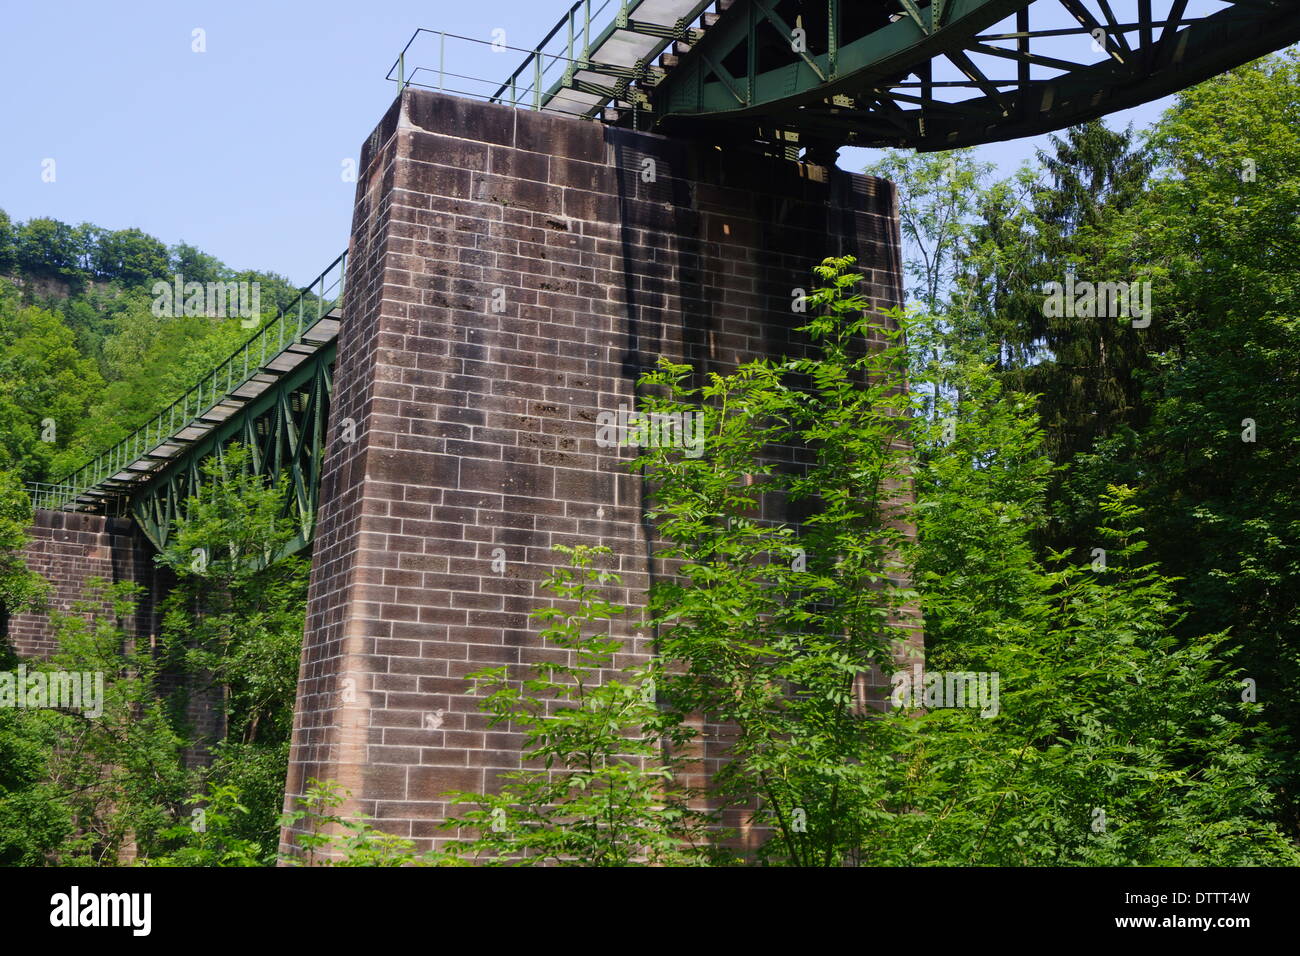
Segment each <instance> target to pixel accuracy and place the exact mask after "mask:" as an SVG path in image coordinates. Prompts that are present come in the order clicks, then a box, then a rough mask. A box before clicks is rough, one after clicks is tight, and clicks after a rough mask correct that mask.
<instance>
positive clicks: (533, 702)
mask: <svg viewBox="0 0 1300 956" xmlns="http://www.w3.org/2000/svg"><path fill="white" fill-rule="evenodd" d="M556 550H557V551H559V552H561V553H563V554H566V555H568V556H569V558H570V561H571V567H570V568H558V569H555V570H554V571H553V572H552V573H551V574H550V576H549V577H548V578H547V579H546V582H545V586H546V588H547V589H548V590H549V591H550V592H551V593H552V594H554V595H555V596H556V598H557V599H559V600H560V601H562V602H564V606H563V607H547V608H542V609H539V610H537V611H534V612H533V615H532V616H533V618H534V619H535V620H538V621H540V622H542V623H543V624H544V625H545V626H544V627H543V628H542V632H541V636H542V638H543V641H544V646H545V648H546V649H547V650H548V651H549V652H551V653H550V654H548V656H547V657H546V658H545V659H544V660H541V661H539V662H537V663H535V664H532V665H530V666H529V667H528V668H527V671H528V676H526V677H525V678H524V679H523V680H522V681H518V680H514V679H512V678H511V668H508V667H496V668H489V669H487V670H483V671H479V672H477V673H475V674H472V675H471V679H472V680H473V681H474V682H475V688H476V689H478V688H480V687H486V688H487V689H489V690H490V691H491V693H490V694H488V696H486V697H485V698H484V700H483V708H484V710H486V711H487V712H488V713H490V714H491V715H492V717H491V725H492V726H501V725H505V726H510V727H514V728H519V729H521V730H522V732H523V735H524V760H525V765H524V767H523V768H522V769H519V770H514V771H509V772H506V773H504V774H502V778H503V780H504V781H505V785H504V786H503V787H502V788H501V789H500V791H499V792H496V793H490V794H477V793H465V792H455V793H452V794H448V798H449V799H450V800H451V801H453V803H454V804H460V805H465V804H472V805H474V807H475V808H474V809H471V810H468V811H465V812H463V813H461V814H460V815H459V816H452V817H449V818H448V819H447V820H446V821H445V822H444V823H443V824H442V825H443V826H444V827H445V828H447V829H468V830H472V831H474V832H475V836H474V837H473V838H472V839H469V840H459V841H456V842H452V843H450V844H448V845H447V846H446V847H445V848H444V851H443V852H442V853H440V854H438V855H437V856H436V857H435V858H434V859H435V861H436V862H439V863H443V864H447V863H455V862H458V861H459V860H461V859H462V858H464V857H471V858H472V859H474V860H475V861H476V862H480V863H486V864H492V865H542V864H560V865H570V866H571V865H581V866H626V865H629V864H632V863H651V864H663V865H691V864H704V863H706V862H707V861H708V860H709V859H710V857H711V856H712V854H710V853H709V852H708V848H707V843H706V842H705V840H704V830H703V823H704V822H705V816H704V815H703V814H700V813H696V812H694V811H692V810H691V809H690V808H689V806H688V804H687V798H688V797H689V794H688V793H687V791H685V790H683V789H682V787H681V784H680V782H679V774H680V764H681V761H680V760H679V759H674V758H672V757H671V756H669V757H665V755H664V753H663V750H664V749H668V750H669V751H671V749H672V748H680V747H681V746H682V745H683V744H685V742H686V740H687V738H688V736H689V734H688V733H687V732H686V731H684V729H683V728H681V727H680V726H679V725H677V724H676V723H674V722H671V721H666V720H665V718H664V715H663V714H662V713H661V712H660V710H659V708H658V707H657V706H656V687H657V685H658V683H659V682H661V681H663V680H664V675H663V673H662V672H661V671H660V670H659V669H658V668H657V667H655V666H654V665H650V666H648V667H646V668H642V669H638V670H634V671H632V672H630V673H627V674H625V675H622V676H620V675H619V672H618V670H616V669H615V658H616V655H619V654H620V653H621V652H622V651H623V648H624V642H623V640H622V639H621V638H619V637H616V636H614V635H612V634H609V633H603V632H605V631H606V630H607V629H608V628H609V623H608V622H610V621H612V620H613V618H614V617H615V616H617V615H620V614H622V613H623V612H624V608H622V607H620V606H618V605H615V604H611V603H610V602H609V601H607V600H605V599H604V598H603V597H601V591H602V590H603V589H604V588H606V587H609V586H613V585H617V583H618V577H617V576H616V575H614V574H612V573H610V572H608V571H604V570H600V569H599V568H597V567H596V566H595V565H596V562H597V560H598V556H601V555H605V554H608V553H609V549H608V548H587V547H578V548H568V547H565V546H563V545H557V546H556Z"/></svg>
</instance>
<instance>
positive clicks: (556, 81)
mask: <svg viewBox="0 0 1300 956" xmlns="http://www.w3.org/2000/svg"><path fill="white" fill-rule="evenodd" d="M644 2H645V0H577V2H575V3H574V4H573V5H572V6H571V7H570V8H569V10H568V12H566V13H565V14H564V16H562V17H561V18H560V19H559V21H558V22H557V23H556V24H555V26H554V27H552V28H551V30H550V32H549V33H547V34H546V36H545V37H543V38H542V40H541V42H540V43H538V44H537V45H536V46H534V47H531V48H523V47H514V46H508V45H506V43H505V42H504V40H503V39H500V38H498V39H493V40H483V39H479V38H476V37H467V36H461V35H459V34H455V33H447V32H445V31H441V30H428V29H425V28H424V27H420V28H419V29H417V30H416V31H415V32H414V33H413V34H411V38H410V39H409V40H407V41H406V46H404V47H403V48H402V52H401V53H399V54H398V55H397V60H396V61H395V62H394V63H393V65H392V66H391V67H390V68H389V70H388V73H387V74H386V76H385V79H387V80H389V81H391V82H395V83H397V88H398V90H399V91H400V90H402V89H403V88H405V87H407V86H418V87H420V88H422V89H429V90H437V91H439V92H442V93H455V94H457V95H460V96H468V97H472V98H474V99H482V100H486V101H487V102H489V103H500V104H503V105H506V106H513V107H515V108H521V107H522V108H525V109H532V110H552V111H555V112H564V113H568V114H570V115H581V116H585V117H587V118H589V119H590V118H594V117H595V116H596V115H597V113H598V112H599V110H600V107H601V106H605V105H608V104H609V103H610V102H612V101H613V99H614V98H615V97H616V96H617V95H619V94H618V91H617V89H602V90H600V92H596V90H595V89H593V88H591V84H585V85H584V86H585V87H587V88H586V89H584V92H586V93H588V94H591V95H595V96H598V97H599V100H598V101H597V102H596V103H594V104H591V103H584V104H583V109H582V110H581V111H575V110H574V109H573V108H572V105H573V104H572V103H570V104H569V106H570V108H568V109H563V108H560V107H557V106H554V105H553V103H555V102H556V101H557V100H562V99H563V97H562V94H563V91H564V90H565V89H569V88H572V87H573V86H574V82H573V79H574V74H575V73H578V72H580V71H590V72H595V73H600V74H607V75H609V76H611V77H612V78H614V79H615V80H620V79H621V80H622V81H623V82H624V83H626V81H627V80H630V79H634V78H636V77H638V76H642V75H643V74H644V75H648V74H646V73H645V71H646V69H647V64H648V62H649V59H650V58H653V57H655V56H658V54H659V53H660V52H661V51H662V50H663V49H664V48H665V47H666V46H668V44H669V43H671V42H672V40H673V38H685V37H688V36H691V35H692V34H693V33H695V34H698V32H699V31H698V30H696V31H692V29H691V27H692V25H693V24H695V23H696V22H697V21H698V20H699V19H700V17H701V16H702V15H703V14H704V12H705V10H706V9H707V8H708V7H710V6H712V5H713V0H700V2H698V3H696V4H695V5H693V6H692V7H689V8H687V9H685V10H684V11H683V13H684V15H683V16H682V17H681V18H679V19H678V20H676V21H675V22H674V23H672V24H654V23H643V22H641V21H637V20H634V19H633V17H634V15H635V14H636V13H637V12H638V10H639V9H640V8H641V6H642V4H643V3H644ZM617 30H625V31H630V32H632V33H643V34H647V35H650V36H653V37H655V38H657V42H655V43H653V44H652V45H651V46H650V47H649V49H648V51H647V53H646V57H645V58H643V60H644V62H642V63H640V64H637V65H629V66H614V65H612V64H602V63H596V62H594V61H593V59H592V57H593V54H595V53H597V52H599V51H600V49H601V48H602V47H603V45H604V44H605V43H606V42H607V41H608V40H609V39H610V37H612V36H613V34H614V33H615V31H617ZM425 35H427V36H428V37H429V38H430V40H432V39H433V38H436V39H437V44H438V52H437V67H436V68H434V67H429V66H415V67H414V68H410V67H411V63H412V58H411V48H412V46H413V45H414V44H416V42H417V41H418V40H420V38H421V37H422V36H425ZM449 39H450V40H454V41H457V42H461V43H471V44H477V45H478V46H479V48H482V47H491V48H492V50H493V52H496V53H502V52H505V51H513V52H516V53H522V54H524V59H523V62H522V63H520V64H519V66H518V67H516V68H515V71H514V72H513V73H511V74H510V76H509V77H508V78H507V79H506V81H505V82H504V83H499V82H496V81H492V82H489V81H487V80H485V79H483V78H481V77H477V76H473V75H470V74H468V73H464V72H460V71H457V70H455V69H451V68H449V67H448V54H447V40H449ZM430 55H431V54H424V53H422V54H421V56H422V57H423V56H430ZM426 73H427V74H428V75H429V79H427V80H424V79H422V78H421V74H426ZM435 75H436V77H437V82H436V84H435V82H434V81H433V79H432V78H433V76H435ZM448 81H452V82H453V83H455V84H456V85H455V86H452V85H449V82H448ZM464 84H475V85H478V86H479V87H480V88H478V89H465V88H464ZM615 85H616V86H617V83H616V84H615ZM482 87H487V88H488V89H491V92H487V90H486V89H483V88H482Z"/></svg>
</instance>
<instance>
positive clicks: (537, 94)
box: [533, 49, 542, 110]
mask: <svg viewBox="0 0 1300 956" xmlns="http://www.w3.org/2000/svg"><path fill="white" fill-rule="evenodd" d="M541 108H542V51H541V50H540V49H537V50H534V51H533V109H535V110H540V109H541Z"/></svg>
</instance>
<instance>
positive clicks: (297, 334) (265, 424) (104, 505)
mask: <svg viewBox="0 0 1300 956" xmlns="http://www.w3.org/2000/svg"><path fill="white" fill-rule="evenodd" d="M346 259H347V256H346V253H344V254H343V255H340V256H339V257H338V258H337V259H335V260H334V262H333V263H331V264H330V266H329V267H328V268H327V269H326V270H325V272H323V273H322V274H321V275H320V276H318V277H317V279H316V280H315V281H313V282H312V283H311V285H309V286H308V287H307V288H305V289H303V290H302V291H301V292H300V293H299V295H298V297H297V298H296V299H295V300H294V301H293V302H292V303H290V305H289V306H288V307H287V308H285V309H283V310H282V311H281V312H279V313H278V314H277V315H276V316H275V318H273V319H271V320H270V321H269V322H267V323H265V324H263V325H262V326H261V328H259V329H258V330H257V331H256V332H255V333H253V335H252V336H251V337H250V338H249V339H248V340H247V341H246V342H244V344H243V345H241V346H240V347H239V348H238V349H237V350H236V351H235V352H234V353H233V354H232V355H231V356H230V357H229V358H228V359H226V361H225V362H223V363H222V364H221V365H219V366H218V367H217V368H215V369H213V371H211V372H209V373H208V374H207V375H206V376H204V377H203V378H202V379H201V380H200V381H199V382H198V383H197V384H196V385H195V386H194V387H193V388H191V389H190V390H189V391H188V392H186V393H185V395H183V396H182V397H181V398H179V399H177V400H176V401H175V402H173V403H172V404H171V405H170V406H168V407H167V408H166V409H164V410H163V411H162V412H160V413H159V414H158V415H156V416H155V417H154V418H153V419H151V420H150V421H149V422H148V423H146V424H145V425H142V426H141V427H140V428H138V429H136V430H135V431H134V432H132V433H131V435H129V436H128V437H127V438H126V439H124V440H123V441H122V442H119V443H118V444H117V445H115V446H114V447H112V448H110V449H109V450H108V451H105V452H104V453H102V454H100V455H99V456H97V457H96V458H95V459H94V460H93V461H91V462H89V463H87V464H86V465H84V466H83V467H82V468H80V469H78V470H77V471H76V472H74V473H73V474H71V475H69V476H67V477H66V478H64V479H63V480H62V481H60V482H57V483H55V484H48V485H40V486H36V487H34V489H33V495H32V497H33V504H34V505H35V506H36V507H37V508H54V509H63V510H76V511H90V512H98V513H110V514H123V513H129V514H131V515H132V516H133V517H134V518H135V519H136V521H137V522H138V524H139V526H140V528H141V530H142V531H143V532H144V533H145V535H146V536H147V537H148V538H149V539H150V541H151V542H152V543H153V544H154V546H155V547H157V548H158V549H159V550H161V549H162V548H164V547H166V545H167V541H168V539H169V537H170V534H171V531H172V529H173V525H174V522H175V520H176V519H177V517H179V516H182V515H184V514H185V513H186V512H187V509H188V508H189V506H190V500H191V496H193V495H194V494H195V493H196V491H197V489H198V488H199V486H200V483H201V481H202V480H203V479H202V470H201V469H202V466H203V463H204V462H205V461H206V460H207V459H208V458H210V457H212V458H216V459H217V461H218V462H220V463H221V464H222V467H224V462H225V455H224V452H225V449H226V447H227V446H228V445H229V444H230V443H232V442H235V441H238V442H240V443H241V444H243V445H245V446H247V447H248V449H249V450H250V456H249V464H248V466H247V467H248V468H250V469H251V470H252V471H253V472H254V473H256V474H259V475H265V476H266V477H267V478H268V479H271V480H274V479H276V478H278V476H279V475H281V474H287V475H288V477H289V481H288V495H287V497H286V500H285V502H284V513H285V514H286V515H288V516H290V517H291V518H292V519H293V521H294V522H295V527H296V528H297V530H298V537H297V539H296V540H295V542H294V543H293V546H292V548H291V550H296V549H297V548H300V547H302V546H304V545H306V544H307V543H308V542H309V541H310V540H311V536H312V533H313V531H314V529H315V516H316V502H317V495H318V491H319V487H320V467H321V462H322V461H323V459H324V450H325V429H326V423H327V422H328V413H329V402H330V394H331V390H332V382H333V368H334V360H335V354H336V338H337V336H338V330H339V324H340V322H341V321H342V311H341V305H342V297H343V278H344V275H345V272H346V265H347V261H346Z"/></svg>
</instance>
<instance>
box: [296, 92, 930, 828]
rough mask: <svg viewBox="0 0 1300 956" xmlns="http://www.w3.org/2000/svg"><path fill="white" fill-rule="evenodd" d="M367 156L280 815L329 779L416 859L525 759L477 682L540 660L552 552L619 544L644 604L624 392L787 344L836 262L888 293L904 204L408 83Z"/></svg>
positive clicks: (701, 150) (849, 186)
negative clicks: (492, 719)
mask: <svg viewBox="0 0 1300 956" xmlns="http://www.w3.org/2000/svg"><path fill="white" fill-rule="evenodd" d="M360 167H361V172H360V176H359V180H358V184H357V192H356V204H355V211H354V217H353V226H352V237H351V246H350V264H349V273H348V277H347V289H348V293H347V302H346V305H345V310H344V311H345V320H344V322H343V325H342V329H341V331H340V335H339V341H338V361H337V366H336V374H335V380H334V396H333V402H332V407H331V413H330V423H329V441H328V448H327V451H326V456H325V462H324V467H323V474H322V484H321V494H320V511H319V524H318V527H317V531H316V537H315V544H314V556H313V570H312V579H311V590H310V599H309V607H308V618H307V631H306V640H305V645H304V648H303V656H302V666H301V674H300V679H299V685H298V701H297V710H296V715H295V725H294V732H293V744H292V751H291V755H290V767H289V776H288V785H287V793H286V806H293V805H295V804H296V802H297V801H298V800H299V798H300V797H301V796H302V795H303V793H304V791H305V790H306V788H307V782H308V780H309V779H312V778H315V779H319V780H332V781H335V782H337V783H338V784H340V785H342V786H343V787H345V788H347V789H348V790H350V792H351V797H350V799H349V802H348V804H347V805H346V806H345V807H344V808H343V812H345V813H348V814H357V815H364V816H366V817H370V818H374V819H375V820H376V821H377V825H378V826H380V827H381V828H383V829H384V830H387V831H390V832H392V833H395V834H398V835H401V836H403V837H410V838H413V839H414V840H416V841H417V845H418V846H419V847H420V848H421V849H427V848H429V847H430V846H432V845H434V843H435V841H436V840H437V839H438V838H446V837H447V836H448V834H447V833H446V832H445V831H440V830H438V829H437V826H436V824H437V823H438V821H439V820H441V819H443V818H444V817H445V815H446V814H447V809H448V808H447V804H446V801H445V800H444V798H443V796H442V795H443V793H444V792H445V791H448V790H452V789H465V790H481V789H483V788H488V787H491V786H492V785H493V781H494V778H495V777H496V775H497V774H498V773H500V772H501V771H504V770H510V769H515V768H517V767H518V766H519V755H520V749H521V745H522V743H523V740H522V736H521V735H519V734H516V733H513V732H510V730H509V729H508V728H490V727H489V726H488V720H487V717H486V715H484V714H483V713H482V712H481V711H480V710H479V701H478V699H477V698H476V697H474V696H473V695H472V694H471V693H470V684H469V682H468V681H466V679H465V677H466V675H467V674H469V673H471V672H473V671H475V670H479V669H481V668H484V667H487V666H494V665H500V664H506V665H512V666H519V667H522V666H523V665H526V664H528V663H530V662H533V661H536V660H538V659H539V654H540V653H541V651H540V650H539V646H538V644H539V642H538V637H537V635H536V628H535V627H534V626H532V623H531V622H530V621H529V619H528V612H529V611H531V610H532V609H534V608H536V607H538V606H541V605H543V604H545V603H546V594H545V593H544V592H543V591H542V590H541V588H540V581H541V580H542V579H543V577H544V576H545V574H546V572H547V569H548V568H549V567H550V566H552V565H553V564H555V563H557V561H556V556H555V555H553V554H552V551H551V549H552V547H553V546H554V545H556V544H567V545H577V544H590V545H605V546H608V547H610V548H611V549H612V550H613V552H614V554H615V555H616V557H617V564H618V570H619V572H620V573H621V575H622V580H623V593H622V595H621V598H622V600H623V601H624V603H627V604H628V605H630V606H632V607H633V608H635V607H636V606H637V605H639V604H641V603H642V601H643V598H642V594H643V592H644V590H645V588H646V587H647V585H648V584H649V581H650V574H651V572H652V570H653V568H652V567H651V565H650V562H649V561H648V559H647V552H648V548H649V543H648V541H647V534H646V528H645V526H644V524H643V518H642V510H643V509H642V506H643V501H642V488H641V486H640V483H639V481H638V480H637V479H636V478H634V477H633V476H630V475H628V474H627V473H626V472H625V470H624V469H623V468H622V467H621V466H620V462H621V461H622V460H623V459H624V458H626V457H627V456H628V455H629V454H630V452H629V450H628V449H620V448H603V447H600V446H598V445H597V442H596V437H597V424H596V417H597V414H598V413H599V412H601V411H612V412H617V411H618V409H619V407H620V406H625V407H632V406H633V405H634V392H633V383H634V381H635V378H636V376H637V374H638V372H639V371H640V370H641V369H642V368H644V367H646V366H650V365H653V363H654V362H655V360H656V359H657V358H658V357H659V356H660V355H663V356H666V357H667V358H669V359H670V360H673V361H679V362H691V363H693V364H695V365H696V366H697V367H699V368H703V369H713V370H719V371H722V370H726V369H729V368H732V367H734V366H735V365H736V364H737V363H740V362H743V361H745V360H748V359H750V358H753V357H759V356H771V355H780V354H783V353H784V354H793V353H795V352H797V351H798V348H799V338H800V337H799V336H798V335H797V334H795V333H794V332H793V329H794V328H796V327H797V326H798V325H799V324H801V321H802V319H803V318H804V317H803V316H800V315H798V314H794V313H792V310H791V299H792V295H793V292H792V290H794V289H796V288H807V287H808V286H809V284H810V282H811V280H812V277H811V269H812V267H813V265H814V264H816V263H818V262H820V261H821V259H823V258H824V257H826V256H828V255H842V254H848V253H852V254H853V255H855V256H857V258H858V263H859V268H860V269H861V271H862V272H863V273H864V274H865V275H866V276H867V277H868V282H867V284H866V288H865V289H864V291H865V292H866V293H867V294H868V295H869V296H870V297H871V298H872V299H873V301H874V303H875V304H876V305H877V306H879V307H888V306H892V305H895V304H897V303H898V302H899V301H900V298H901V290H900V280H899V275H900V260H899V240H898V230H897V220H896V208H895V196H894V191H893V188H892V186H891V185H890V184H889V183H887V182H884V181H882V180H879V179H874V178H870V177H866V176H861V175H853V174H849V173H845V172H842V171H840V170H838V169H835V168H826V167H820V166H813V165H806V164H801V163H798V162H792V161H787V160H783V159H777V158H771V157H765V156H763V155H760V154H758V153H757V152H753V151H746V150H744V149H740V148H737V149H734V150H732V149H723V150H720V149H717V148H714V147H712V146H705V145H701V144H697V143H690V142H682V141H677V140H673V139H667V138H664V137H662V136H657V135H651V134H645V133H636V132H630V131H627V130H621V129H615V128H610V127H606V126H602V125H600V124H598V123H593V122H587V121H583V120H579V119H573V118H569V117H565V116H560V115H556V114H552V113H545V112H540V113H539V112H529V111H522V110H515V109H511V108H508V107H505V106H498V105H492V104H486V103H480V102H475V101H470V100H465V99H460V98H455V97H451V96H445V95H441V94H436V93H432V92H425V91H418V90H412V89H407V90H405V91H404V92H403V93H402V94H401V96H400V97H399V99H398V100H397V101H396V102H395V103H394V104H393V105H392V107H391V108H390V110H389V111H388V113H387V115H385V117H384V118H383V120H382V122H381V123H380V124H379V126H378V127H377V128H376V129H375V130H374V132H373V133H372V134H371V135H370V137H369V138H368V140H367V141H366V143H365V146H364V149H363V151H362V157H361V163H360ZM502 555H504V558H505V570H504V571H500V572H499V571H498V570H496V569H494V558H499V557H501V556H502ZM496 567H497V568H499V567H500V564H499V563H498V564H497V565H496ZM628 616H629V618H631V619H632V620H629V621H628V622H626V623H625V624H623V625H620V626H621V627H623V628H624V630H623V631H622V632H620V633H622V636H624V637H625V638H626V640H627V651H628V653H627V657H626V660H627V661H629V662H631V661H633V660H634V659H635V658H636V657H637V656H638V655H641V654H644V653H645V652H646V650H647V647H646V641H645V639H644V638H642V637H640V636H638V634H637V633H636V626H635V617H636V615H635V614H629V615H628ZM914 640H915V642H916V643H918V644H919V641H920V638H919V635H918V636H917V637H916V638H915V639H914ZM711 759H712V758H711ZM293 837H294V832H293V831H292V830H286V831H285V832H284V833H283V834H282V842H283V843H284V844H285V849H288V848H289V846H290V844H291V843H292V841H293Z"/></svg>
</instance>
